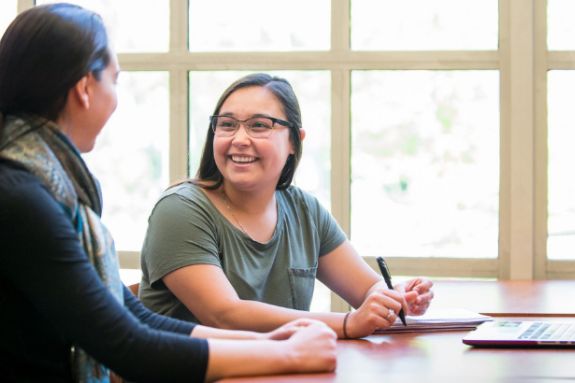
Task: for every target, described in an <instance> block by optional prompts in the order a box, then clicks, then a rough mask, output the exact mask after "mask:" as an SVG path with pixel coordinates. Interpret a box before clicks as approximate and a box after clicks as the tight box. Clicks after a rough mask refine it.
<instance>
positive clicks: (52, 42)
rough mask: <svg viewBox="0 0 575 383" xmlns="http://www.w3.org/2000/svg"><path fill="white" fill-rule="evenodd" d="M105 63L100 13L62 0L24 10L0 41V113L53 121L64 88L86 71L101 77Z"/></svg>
mask: <svg viewBox="0 0 575 383" xmlns="http://www.w3.org/2000/svg"><path fill="white" fill-rule="evenodd" d="M109 62H110V49H109V46H108V36H107V33H106V29H105V27H104V23H103V21H102V18H101V17H100V16H99V15H98V14H96V13H94V12H92V11H88V10H86V9H84V8H81V7H79V6H76V5H72V4H64V3H60V4H49V5H42V6H37V7H34V8H31V9H29V10H27V11H24V12H22V13H21V14H20V15H18V16H17V17H16V18H15V19H14V21H13V22H12V23H11V24H10V26H9V27H8V29H6V32H5V33H4V36H3V37H2V40H0V113H2V114H4V115H7V114H35V115H38V116H42V117H45V118H47V119H49V120H56V119H57V118H58V116H59V114H60V113H61V112H62V109H63V108H64V105H65V104H66V99H67V96H68V91H69V90H70V89H71V88H72V87H73V86H74V85H75V84H76V83H77V82H78V81H79V80H80V79H81V78H82V77H84V76H85V75H86V74H88V73H93V75H94V76H95V77H96V79H100V76H101V73H102V71H103V70H104V69H105V68H106V67H107V66H108V64H109Z"/></svg>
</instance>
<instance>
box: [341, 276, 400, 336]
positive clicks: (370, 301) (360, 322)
mask: <svg viewBox="0 0 575 383" xmlns="http://www.w3.org/2000/svg"><path fill="white" fill-rule="evenodd" d="M406 305H407V303H406V302H405V300H404V299H403V296H402V294H401V293H399V292H398V291H394V290H390V289H388V288H387V286H385V284H384V283H383V281H382V282H381V283H377V284H376V285H375V286H373V287H372V288H371V289H370V291H369V292H368V294H367V297H366V298H365V300H364V301H363V303H362V304H361V306H359V307H358V309H357V310H355V311H353V312H352V313H350V314H349V318H348V320H347V323H346V333H347V336H348V337H349V338H361V337H364V336H368V335H371V334H373V332H374V331H375V330H377V329H380V328H386V327H389V326H391V325H392V324H393V323H394V322H395V320H396V319H397V313H398V312H399V310H401V308H402V307H404V309H405V307H407V306H406Z"/></svg>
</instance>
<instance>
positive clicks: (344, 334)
mask: <svg viewBox="0 0 575 383" xmlns="http://www.w3.org/2000/svg"><path fill="white" fill-rule="evenodd" d="M349 314H351V311H350V312H348V313H346V314H345V316H344V317H343V338H344V339H349V336H348V335H347V318H349Z"/></svg>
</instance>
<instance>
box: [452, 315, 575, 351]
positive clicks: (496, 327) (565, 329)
mask: <svg viewBox="0 0 575 383" xmlns="http://www.w3.org/2000/svg"><path fill="white" fill-rule="evenodd" d="M463 343H465V344H468V345H472V346H500V347H506V346H511V347H521V346H526V347H532V346H551V347H575V321H551V320H538V321H522V320H500V321H492V322H486V323H483V324H481V325H480V326H478V327H477V329H476V330H475V331H472V332H470V333H469V334H467V335H466V336H465V337H464V338H463Z"/></svg>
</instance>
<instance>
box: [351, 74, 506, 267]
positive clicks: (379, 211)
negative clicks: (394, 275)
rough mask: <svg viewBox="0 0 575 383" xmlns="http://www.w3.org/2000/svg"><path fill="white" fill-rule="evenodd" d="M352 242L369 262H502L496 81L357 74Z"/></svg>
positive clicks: (354, 84)
mask: <svg viewBox="0 0 575 383" xmlns="http://www.w3.org/2000/svg"><path fill="white" fill-rule="evenodd" d="M352 92H353V93H352V188H351V191H352V201H351V202H352V209H351V225H352V226H351V239H352V240H353V242H354V244H355V246H356V247H357V248H358V250H359V251H360V254H361V255H364V256H378V255H385V256H404V257H416V256H417V257H433V256H438V257H462V258H495V257H497V250H498V248H497V241H498V209H499V208H498V193H499V78H498V73H497V72H495V71H356V72H354V73H353V74H352Z"/></svg>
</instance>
